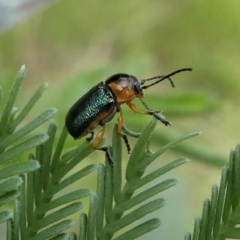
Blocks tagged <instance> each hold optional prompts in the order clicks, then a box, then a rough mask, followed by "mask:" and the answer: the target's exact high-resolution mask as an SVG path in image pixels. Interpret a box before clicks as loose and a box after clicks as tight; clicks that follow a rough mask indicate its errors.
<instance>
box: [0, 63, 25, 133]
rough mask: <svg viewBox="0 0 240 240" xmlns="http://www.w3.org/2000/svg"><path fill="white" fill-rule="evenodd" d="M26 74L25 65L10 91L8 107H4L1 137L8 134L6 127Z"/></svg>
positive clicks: (0, 127) (0, 122) (0, 128)
mask: <svg viewBox="0 0 240 240" xmlns="http://www.w3.org/2000/svg"><path fill="white" fill-rule="evenodd" d="M25 72H26V69H25V65H23V66H22V67H21V69H20V70H19V72H18V75H17V77H16V79H15V81H14V83H13V86H12V89H11V91H10V94H9V97H8V100H7V102H6V105H5V106H4V109H3V113H2V117H1V121H0V135H4V133H6V131H7V129H6V126H7V123H8V120H9V116H10V113H11V111H12V108H13V105H14V102H15V100H16V98H17V95H18V92H19V89H20V87H21V85H22V81H23V79H24V76H25Z"/></svg>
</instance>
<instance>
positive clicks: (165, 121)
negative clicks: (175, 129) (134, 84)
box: [127, 99, 171, 126]
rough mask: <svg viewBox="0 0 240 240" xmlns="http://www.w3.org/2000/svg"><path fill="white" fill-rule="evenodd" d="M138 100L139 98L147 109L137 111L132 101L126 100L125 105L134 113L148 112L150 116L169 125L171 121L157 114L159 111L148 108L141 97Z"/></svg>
mask: <svg viewBox="0 0 240 240" xmlns="http://www.w3.org/2000/svg"><path fill="white" fill-rule="evenodd" d="M140 100H141V102H142V104H143V105H144V107H145V108H146V109H147V110H148V111H145V112H142V111H139V110H138V109H137V107H136V105H135V104H134V103H132V102H127V105H128V106H129V108H130V109H131V110H132V111H134V112H135V113H141V114H148V115H151V116H153V117H155V118H156V119H157V120H160V121H161V122H162V123H163V124H164V125H165V126H170V125H171V122H169V121H167V120H166V119H165V118H164V117H163V116H161V115H159V113H160V112H161V111H154V110H152V109H150V108H149V107H148V106H147V104H146V103H145V102H144V101H143V100H142V99H140Z"/></svg>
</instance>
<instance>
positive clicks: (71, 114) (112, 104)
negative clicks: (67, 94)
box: [65, 68, 192, 166]
mask: <svg viewBox="0 0 240 240" xmlns="http://www.w3.org/2000/svg"><path fill="white" fill-rule="evenodd" d="M191 70H192V69H191V68H183V69H179V70H177V71H174V72H172V73H170V74H168V75H159V76H155V77H152V78H148V79H143V80H141V81H138V79H137V78H136V77H134V76H132V75H129V74H126V73H117V74H114V75H112V76H110V77H109V78H107V79H106V80H105V82H100V83H98V84H97V85H95V86H94V87H92V88H91V89H90V90H89V91H88V92H86V93H85V94H84V95H83V96H82V97H81V98H80V99H79V100H77V101H76V102H75V103H74V104H73V106H72V107H71V108H70V110H69V111H68V113H67V115H66V119H65V126H66V128H67V130H68V132H69V134H70V135H71V136H72V137H73V138H74V139H80V138H82V137H84V136H86V135H88V134H91V135H90V137H88V138H86V139H87V140H88V141H91V140H92V139H93V138H94V132H93V130H94V129H95V128H96V127H97V126H99V125H100V126H102V129H101V130H100V131H99V132H98V133H97V135H96V137H95V139H94V140H93V144H92V145H93V148H95V149H98V150H102V151H104V152H105V154H106V157H107V159H108V161H109V163H110V165H112V166H113V165H114V161H113V159H112V157H111V155H110V152H109V148H108V147H98V144H99V143H100V141H101V140H102V138H103V135H104V132H105V124H106V123H107V122H109V121H111V120H112V119H113V117H114V116H115V114H116V113H117V112H119V113H120V116H119V118H118V127H117V131H118V133H119V134H120V135H121V136H122V138H123V139H124V141H125V144H126V146H127V149H128V152H130V145H129V143H128V140H127V136H126V135H125V134H123V133H122V128H123V114H122V110H121V104H124V103H126V104H127V105H128V106H129V108H130V109H131V110H132V111H134V112H135V113H141V114H148V115H152V116H153V117H155V118H156V119H158V120H160V121H161V122H162V123H163V124H164V125H165V126H169V125H171V123H170V122H169V121H167V120H166V119H165V118H164V117H162V116H161V115H160V114H159V113H160V111H154V110H152V109H150V108H149V107H148V105H147V104H146V103H145V102H144V101H143V97H144V94H143V90H144V89H147V88H149V87H151V86H154V85H155V84H157V83H159V82H161V81H163V80H165V79H167V80H169V81H170V83H171V85H172V87H174V84H173V81H172V80H171V77H172V76H173V75H175V74H177V73H180V72H183V71H191ZM155 79H157V80H156V81H155V82H153V83H151V84H149V85H145V83H146V82H147V81H152V80H155ZM135 98H138V99H140V101H141V102H142V104H143V105H144V107H145V108H146V111H139V110H138V109H137V108H136V105H135V104H134V103H133V102H132V101H133V100H134V99H135Z"/></svg>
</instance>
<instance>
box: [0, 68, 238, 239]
mask: <svg viewBox="0 0 240 240" xmlns="http://www.w3.org/2000/svg"><path fill="white" fill-rule="evenodd" d="M24 75H25V67H24V66H23V67H22V68H21V69H20V71H19V73H18V75H17V77H16V80H15V82H14V83H13V87H12V90H11V92H10V94H9V97H8V99H7V101H6V104H5V106H4V108H3V112H2V115H1V120H0V123H1V124H0V206H1V208H0V223H6V229H7V239H9V240H12V239H14V240H18V239H22V240H23V239H24V240H44V239H55V240H56V239H79V240H86V239H87V240H94V239H98V240H110V239H115V240H124V239H136V238H138V237H139V236H142V235H144V234H146V233H148V232H150V231H152V230H154V229H155V228H157V227H159V225H160V219H158V218H150V219H149V220H147V221H145V222H144V221H143V222H141V223H140V222H139V219H142V218H143V217H144V216H146V215H148V214H149V213H152V212H154V211H156V210H157V209H159V208H162V207H163V206H164V205H165V200H164V199H163V198H161V197H159V195H157V194H159V193H160V192H162V191H164V190H167V189H168V188H170V187H172V186H174V185H175V184H176V180H175V179H167V180H162V181H160V180H159V181H157V182H156V183H155V185H153V186H152V185H151V186H149V185H150V184H149V183H150V182H151V183H153V180H156V179H159V178H160V177H161V176H162V175H163V174H165V173H167V172H169V171H171V170H172V169H174V168H176V167H178V166H180V165H182V164H184V163H186V162H187V161H188V160H187V159H186V158H179V159H177V160H175V161H172V162H170V163H168V164H166V165H164V166H161V167H158V168H157V169H155V170H154V171H152V172H150V173H149V172H147V173H146V169H147V168H148V167H149V165H151V164H152V163H153V162H154V161H155V160H156V159H157V158H158V157H159V156H160V155H161V154H163V153H164V152H165V151H167V150H168V149H169V148H171V147H173V146H175V145H177V144H178V143H179V142H181V141H184V140H186V139H188V138H190V137H193V136H196V135H198V134H199V133H198V132H193V133H190V134H187V135H185V136H182V137H180V138H178V139H176V140H173V141H171V142H169V143H167V144H166V145H165V146H163V147H161V148H160V149H159V150H157V151H156V152H151V151H150V150H149V144H150V140H149V139H150V136H151V134H152V132H153V130H154V128H155V126H156V120H155V119H153V120H152V121H151V122H150V123H149V124H148V125H147V126H146V127H145V129H144V130H143V132H142V133H141V134H135V133H130V132H129V130H128V133H129V134H130V135H132V136H135V137H138V140H137V142H136V144H135V146H134V148H133V150H132V153H131V155H130V156H129V159H128V161H127V166H126V169H123V165H124V164H123V163H122V161H123V157H122V145H121V137H120V135H119V134H118V133H117V126H115V127H114V129H113V136H112V146H111V148H110V150H111V154H112V158H113V159H114V161H115V166H114V167H111V166H110V165H109V164H108V161H107V160H106V163H105V165H104V164H102V163H99V164H89V165H86V164H82V166H81V162H82V161H83V160H85V159H86V158H87V157H88V156H89V155H90V154H91V153H92V152H93V151H94V149H93V148H92V145H91V143H89V142H84V143H82V144H80V145H79V146H77V147H75V148H71V149H67V150H66V149H64V145H65V141H66V138H67V135H68V133H67V130H66V129H65V127H63V129H62V131H61V134H60V137H59V138H56V132H57V124H56V123H55V122H54V121H51V122H50V124H49V127H48V131H47V133H44V134H35V135H29V133H31V132H32V131H34V130H35V129H36V128H37V127H38V126H40V125H41V124H43V123H44V122H46V121H47V120H49V119H50V118H51V117H52V116H53V115H54V114H55V113H56V109H54V108H51V109H49V110H47V111H45V112H43V113H41V114H40V115H39V116H38V117H36V118H35V119H33V120H32V121H30V122H29V123H27V124H25V125H24V126H23V127H19V124H20V123H22V122H23V120H24V119H25V117H26V116H27V115H28V113H29V111H30V110H31V109H32V108H33V107H34V105H35V103H36V102H37V101H38V99H39V98H40V97H41V95H42V93H43V92H44V90H45V89H46V87H47V83H45V84H43V85H42V86H40V87H39V88H38V89H37V91H36V92H35V93H34V94H33V96H32V97H31V99H30V100H29V102H28V103H27V104H26V106H25V107H24V108H23V110H22V111H21V112H20V113H19V114H17V109H16V108H15V107H14V103H15V100H16V97H17V95H18V92H19V89H20V86H21V83H22V81H23V78H24ZM17 127H18V128H17ZM101 144H102V143H101ZM55 145H56V147H55ZM26 151H28V152H29V151H30V154H29V156H28V159H26V160H25V161H20V158H19V157H20V155H22V153H24V152H26ZM77 165H78V168H77V171H75V172H74V173H71V170H73V169H74V168H75V167H76V166H77ZM239 169H240V146H237V147H236V149H235V151H232V153H231V156H230V163H229V165H228V166H226V167H224V169H223V172H222V180H221V184H220V187H219V188H218V187H217V186H213V190H212V191H213V192H212V199H211V201H210V200H206V201H205V202H204V208H203V215H202V218H201V219H200V218H197V219H196V221H195V228H194V232H193V235H192V236H191V234H186V236H185V239H189V240H190V239H225V238H227V237H228V238H230V237H231V238H240V234H239V233H240V231H239V229H238V228H237V224H238V223H239V217H238V216H239V214H240V213H239V209H240V208H239V189H240V177H239ZM94 171H97V179H96V183H97V189H96V192H94V191H93V190H91V189H89V188H80V189H77V190H74V191H72V190H69V189H70V188H68V187H69V186H70V185H71V184H74V183H76V182H77V181H78V180H80V179H83V178H84V177H85V176H87V175H88V174H90V173H92V172H94ZM123 172H124V173H125V174H124V175H123ZM123 176H125V177H124V179H123ZM155 195H157V197H155V198H152V197H153V196H155ZM86 197H88V198H89V211H88V212H87V213H86V209H85V208H84V206H83V203H82V202H81V201H80V200H81V199H82V198H86ZM81 209H83V211H82V213H81V214H80V218H79V232H77V233H76V232H71V227H72V226H73V225H74V223H75V222H74V220H73V216H72V215H73V214H74V213H78V214H79V211H80V210H81Z"/></svg>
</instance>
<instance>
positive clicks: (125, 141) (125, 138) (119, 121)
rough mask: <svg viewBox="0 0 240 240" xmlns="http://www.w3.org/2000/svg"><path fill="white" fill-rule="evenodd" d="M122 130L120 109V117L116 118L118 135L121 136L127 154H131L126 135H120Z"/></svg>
mask: <svg viewBox="0 0 240 240" xmlns="http://www.w3.org/2000/svg"><path fill="white" fill-rule="evenodd" d="M122 128H123V114H122V110H121V109H120V116H119V118H118V133H119V134H120V135H121V137H122V139H123V141H124V143H125V145H126V147H127V151H128V154H130V153H131V146H130V144H129V141H128V138H127V135H125V134H122Z"/></svg>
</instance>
